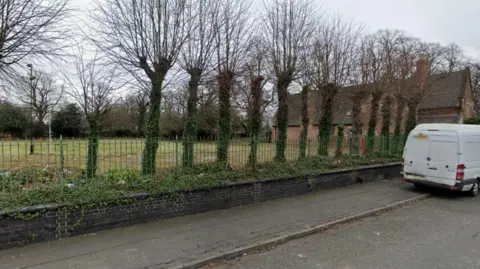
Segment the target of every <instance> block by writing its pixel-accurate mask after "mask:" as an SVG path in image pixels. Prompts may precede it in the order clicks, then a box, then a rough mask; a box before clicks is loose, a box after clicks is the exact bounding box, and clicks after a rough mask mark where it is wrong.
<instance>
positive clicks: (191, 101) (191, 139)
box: [182, 68, 202, 167]
mask: <svg viewBox="0 0 480 269" xmlns="http://www.w3.org/2000/svg"><path fill="white" fill-rule="evenodd" d="M201 76H202V69H199V68H194V69H192V70H191V71H190V82H189V83H188V103H187V118H186V120H185V128H184V130H183V155H182V164H183V166H185V167H192V166H193V164H194V146H195V141H196V139H197V119H196V117H197V99H198V85H199V83H200V78H201Z"/></svg>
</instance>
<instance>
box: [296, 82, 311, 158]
mask: <svg viewBox="0 0 480 269" xmlns="http://www.w3.org/2000/svg"><path fill="white" fill-rule="evenodd" d="M308 92H309V85H304V86H303V87H302V93H301V94H302V132H301V133H300V143H299V156H298V157H299V159H300V160H304V159H305V157H306V150H307V139H308V125H309V124H310V118H309V115H308Z"/></svg>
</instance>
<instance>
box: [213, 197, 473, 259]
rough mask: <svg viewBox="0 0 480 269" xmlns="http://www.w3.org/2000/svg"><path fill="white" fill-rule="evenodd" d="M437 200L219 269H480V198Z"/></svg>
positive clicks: (248, 256)
mask: <svg viewBox="0 0 480 269" xmlns="http://www.w3.org/2000/svg"><path fill="white" fill-rule="evenodd" d="M432 195H433V196H432V197H431V198H429V199H426V200H424V201H421V202H419V203H415V204H413V205H409V206H406V207H404V208H401V209H397V210H394V211H392V212H389V213H386V214H382V215H380V216H376V217H371V218H367V219H364V220H361V221H358V222H354V223H351V224H348V225H346V226H344V227H339V228H336V229H332V230H328V231H326V232H324V233H321V234H315V235H312V236H309V237H306V238H302V239H299V240H295V241H291V242H288V243H286V244H283V245H279V246H277V247H275V248H274V249H271V250H268V251H266V252H262V253H253V254H247V255H245V256H243V257H241V258H239V259H236V260H232V261H226V262H225V263H223V264H222V263H220V264H217V265H216V266H214V268H216V269H226V268H232V269H246V268H248V269H252V268H262V269H267V268H272V269H273V268H274V269H282V268H289V269H290V268H302V269H303V268H304V269H311V268H312V269H313V268H315V269H319V268H325V269H327V268H328V269H337V268H338V269H374V268H379V269H388V268H399V269H420V268H448V269H454V268H455V269H457V268H461V269H463V268H465V269H466V268H480V197H478V198H470V197H465V196H458V195H452V194H447V193H438V192H435V193H432Z"/></svg>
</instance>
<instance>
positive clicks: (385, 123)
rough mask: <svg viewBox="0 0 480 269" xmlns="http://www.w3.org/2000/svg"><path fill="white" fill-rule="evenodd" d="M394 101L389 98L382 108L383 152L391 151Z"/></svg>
mask: <svg viewBox="0 0 480 269" xmlns="http://www.w3.org/2000/svg"><path fill="white" fill-rule="evenodd" d="M391 106H392V99H391V98H390V97H389V96H387V97H386V98H385V102H384V104H383V107H382V143H381V144H382V150H383V151H384V152H389V151H390V124H391V116H392V115H391V110H390V109H391Z"/></svg>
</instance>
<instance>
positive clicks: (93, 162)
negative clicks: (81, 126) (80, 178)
mask: <svg viewBox="0 0 480 269" xmlns="http://www.w3.org/2000/svg"><path fill="white" fill-rule="evenodd" d="M99 129H100V126H99V120H98V117H94V118H91V119H89V120H88V153H87V171H86V173H87V178H94V177H95V176H96V174H97V164H98V135H99V133H100V130H99Z"/></svg>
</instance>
